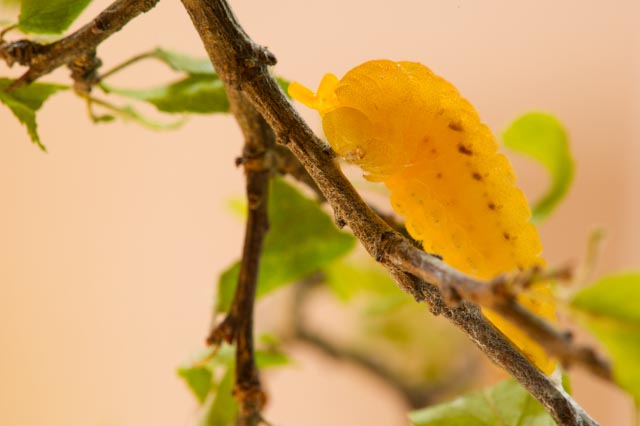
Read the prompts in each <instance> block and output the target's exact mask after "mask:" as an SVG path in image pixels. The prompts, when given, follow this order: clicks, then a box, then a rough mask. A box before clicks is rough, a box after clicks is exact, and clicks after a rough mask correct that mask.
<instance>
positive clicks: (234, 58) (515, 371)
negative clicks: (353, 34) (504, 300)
mask: <svg viewBox="0 0 640 426" xmlns="http://www.w3.org/2000/svg"><path fill="white" fill-rule="evenodd" d="M182 2H183V4H184V6H185V8H186V9H187V11H188V13H189V15H190V16H191V19H192V21H193V24H194V26H195V27H196V29H197V31H198V33H199V34H200V38H201V39H202V41H203V43H204V46H205V49H206V50H207V53H208V54H209V57H210V59H211V61H212V63H213V66H214V67H215V68H216V70H217V72H218V74H219V76H220V77H221V79H222V81H223V82H225V84H226V85H228V86H229V85H230V86H232V87H238V88H240V89H241V90H242V92H243V94H244V95H245V96H246V97H247V99H249V100H250V101H251V102H252V103H253V104H254V106H255V107H256V109H257V110H258V111H259V112H260V113H261V114H262V116H263V117H264V119H265V120H266V121H267V122H268V123H269V125H270V126H271V128H272V129H273V130H274V132H275V133H276V135H277V138H278V140H279V141H280V142H281V143H284V144H287V146H288V147H289V149H290V150H291V152H292V153H293V154H294V155H295V156H296V157H297V158H298V160H299V161H300V162H301V163H302V165H303V166H304V167H305V169H306V170H307V172H308V173H309V174H310V175H311V176H312V177H313V179H314V181H315V183H316V184H317V186H318V187H319V188H320V190H321V191H322V193H323V194H324V196H325V197H326V199H327V201H328V202H329V203H330V204H331V207H332V208H333V210H334V213H335V216H336V218H337V220H338V221H339V222H344V223H345V224H346V225H348V226H349V227H350V228H351V230H352V231H353V233H354V235H355V236H356V237H357V238H358V239H359V240H360V242H361V243H362V245H363V246H364V247H365V249H366V250H367V251H368V252H369V253H370V254H371V255H372V256H374V257H375V258H376V259H377V260H378V261H380V262H381V263H382V264H383V265H384V266H385V267H386V268H387V269H388V270H389V271H390V273H391V274H392V275H393V277H394V278H395V279H396V282H397V283H398V285H399V286H400V288H402V289H403V290H404V291H406V292H407V293H409V294H411V295H413V296H414V297H415V298H416V300H425V299H426V301H427V302H428V303H429V304H430V305H431V308H432V311H433V312H434V313H443V314H444V315H445V316H446V317H447V318H449V319H450V320H451V321H452V322H453V323H454V324H456V325H457V326H458V327H460V328H461V329H462V330H463V331H465V333H466V334H467V335H468V336H469V337H470V338H471V339H472V340H473V341H474V342H475V343H476V344H477V345H478V346H479V347H480V348H481V349H482V350H483V351H484V352H485V353H486V354H487V355H488V356H489V357H490V358H491V359H492V360H493V361H494V362H496V363H497V364H498V365H500V366H502V367H503V368H504V369H506V370H507V371H508V372H509V373H511V374H512V375H513V376H514V377H515V378H516V379H518V380H519V381H520V383H522V384H523V386H524V387H525V388H526V389H527V390H528V391H529V392H530V393H531V394H532V395H533V396H534V397H535V398H536V399H538V400H539V401H540V402H541V403H542V404H543V405H544V406H545V407H546V409H547V410H548V411H549V412H550V413H551V415H552V416H553V417H554V419H555V420H556V422H557V423H558V424H559V425H561V426H562V425H568V426H580V425H596V424H597V423H596V422H595V421H594V420H592V419H591V418H590V417H589V416H588V414H587V413H585V412H584V410H582V408H581V407H579V406H578V405H577V404H576V403H575V402H574V401H573V399H572V398H571V397H570V396H569V395H567V394H566V393H564V392H563V391H562V390H561V389H558V388H557V387H556V386H555V385H554V383H553V382H552V381H551V380H550V379H549V378H548V377H547V376H545V375H544V374H543V373H542V372H540V371H539V370H538V369H537V368H536V367H535V366H533V365H532V364H531V363H530V362H529V361H528V360H527V359H526V358H525V357H524V356H523V355H522V354H521V353H520V352H518V351H517V350H516V349H515V348H514V347H513V345H512V344H511V343H510V342H509V340H508V339H507V338H506V337H505V336H504V335H502V334H501V333H500V332H499V331H498V330H497V329H496V328H495V327H494V326H493V325H492V324H491V323H490V322H489V321H488V320H487V319H486V318H485V317H484V316H483V315H482V314H481V312H480V309H479V308H478V306H477V305H475V304H472V303H469V302H463V303H461V304H460V305H459V306H458V307H456V308H449V307H448V306H447V305H446V304H444V301H443V299H442V295H441V293H440V290H439V289H442V290H444V291H446V292H447V293H449V292H450V290H451V289H458V287H460V288H462V289H464V288H465V287H469V288H470V290H472V291H477V292H480V293H486V291H484V290H482V288H483V287H484V286H487V283H484V282H482V281H478V280H474V279H472V278H469V277H467V276H465V275H464V274H462V273H460V272H459V271H456V270H454V269H452V268H450V267H448V266H446V265H445V264H444V263H442V262H441V261H439V260H438V259H437V258H436V257H435V256H430V255H428V254H426V253H424V252H422V251H421V250H419V249H417V248H416V247H414V246H412V245H411V243H410V242H409V241H408V240H407V239H406V238H404V237H402V236H401V235H399V234H398V233H396V232H394V231H393V230H392V229H391V228H390V227H389V226H388V225H387V224H386V223H385V222H384V221H383V220H382V219H380V217H378V216H377V215H376V214H375V213H374V212H373V211H372V210H371V209H370V208H369V207H368V206H367V205H366V204H365V203H364V202H363V201H362V199H361V198H360V197H359V195H358V194H357V192H356V191H355V189H354V188H353V186H352V185H351V184H350V182H349V181H348V180H347V179H346V177H345V176H344V175H343V174H342V173H341V172H340V170H339V169H338V167H337V166H336V164H335V162H334V159H333V156H332V155H331V153H330V151H329V150H328V149H326V146H325V145H324V144H323V143H322V141H320V140H319V139H318V138H317V137H316V136H315V135H314V134H313V132H312V131H311V130H310V129H309V127H308V126H307V125H306V124H305V123H304V121H303V120H302V118H301V117H300V116H299V115H298V114H297V113H296V111H295V110H294V109H293V107H292V105H291V104H290V103H289V102H288V100H287V99H286V97H285V96H284V94H283V93H282V90H281V89H280V87H279V86H278V84H277V83H276V81H275V80H274V79H273V78H272V77H271V76H270V74H269V72H268V65H273V64H274V63H275V58H274V57H273V55H272V54H271V53H269V52H268V51H267V50H266V49H265V48H263V47H261V46H258V45H256V44H255V43H254V42H253V41H252V40H251V39H250V38H249V37H248V36H247V34H246V33H245V32H244V30H242V28H241V27H240V25H239V24H238V23H237V21H236V19H235V17H234V16H233V14H232V12H231V10H230V8H229V6H228V5H227V3H226V2H225V1H224V0H182ZM401 253H404V254H401ZM416 260H420V262H419V263H416ZM408 272H411V273H412V274H414V276H412V275H409V274H408ZM416 276H419V277H420V278H425V279H426V280H427V281H429V282H432V283H435V284H437V285H438V287H439V289H438V287H435V286H433V285H431V284H427V283H426V282H423V281H421V280H419V279H418V278H416ZM540 343H544V342H540ZM545 347H546V346H545ZM554 347H555V346H550V347H546V348H547V349H553V348H554Z"/></svg>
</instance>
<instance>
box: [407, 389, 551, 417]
mask: <svg viewBox="0 0 640 426" xmlns="http://www.w3.org/2000/svg"><path fill="white" fill-rule="evenodd" d="M409 417H410V419H411V423H412V424H413V425H414V426H553V425H555V424H556V423H555V422H554V421H553V419H552V418H551V417H550V416H549V414H547V412H546V411H545V410H544V408H543V407H542V405H540V403H539V402H538V401H536V400H535V399H534V398H533V397H532V396H531V395H530V394H529V393H528V392H527V391H526V390H524V388H522V386H520V385H519V384H518V383H517V382H516V381H515V380H511V379H510V380H505V381H503V382H501V383H499V384H497V385H496V386H493V387H490V388H487V389H484V390H483V391H480V392H475V393H472V394H469V395H467V396H463V397H460V398H457V399H455V400H453V401H451V402H448V403H445V404H440V405H436V406H433V407H429V408H424V409H422V410H418V411H414V412H412V413H410V414H409Z"/></svg>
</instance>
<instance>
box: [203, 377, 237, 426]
mask: <svg viewBox="0 0 640 426" xmlns="http://www.w3.org/2000/svg"><path fill="white" fill-rule="evenodd" d="M233 376H234V368H233V366H231V367H229V369H228V370H227V371H226V373H225V374H224V376H223V378H222V380H221V381H220V384H219V385H218V387H217V389H216V390H215V392H211V393H210V394H209V396H208V397H207V399H206V401H205V404H204V408H203V413H202V417H200V419H199V420H198V426H230V425H232V424H233V421H234V419H235V418H236V417H237V415H238V403H237V402H236V400H235V398H234V397H233Z"/></svg>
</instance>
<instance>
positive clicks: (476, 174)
mask: <svg viewBox="0 0 640 426" xmlns="http://www.w3.org/2000/svg"><path fill="white" fill-rule="evenodd" d="M471 177H472V178H474V179H475V180H478V181H482V175H480V173H478V172H473V173H472V174H471Z"/></svg>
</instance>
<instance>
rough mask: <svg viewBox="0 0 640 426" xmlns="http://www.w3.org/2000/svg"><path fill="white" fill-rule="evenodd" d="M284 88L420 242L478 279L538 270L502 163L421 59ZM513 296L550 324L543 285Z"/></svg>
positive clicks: (549, 363)
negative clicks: (381, 188) (387, 196)
mask: <svg viewBox="0 0 640 426" xmlns="http://www.w3.org/2000/svg"><path fill="white" fill-rule="evenodd" d="M289 94H290V95H291V96H292V97H293V98H294V99H297V100H298V101H300V102H302V103H303V104H305V105H306V106H308V107H310V108H313V109H315V110H317V111H318V112H319V113H320V115H321V116H322V126H323V129H324V133H325V135H326V137H327V140H328V142H329V144H330V145H331V147H332V148H333V149H334V151H335V152H336V153H337V154H338V155H340V156H341V157H343V158H345V159H346V160H347V161H349V162H351V163H354V164H357V165H358V166H360V167H361V168H362V169H363V170H364V172H365V177H366V178H367V179H369V180H373V181H381V182H384V184H385V185H386V186H387V187H388V188H389V190H390V191H391V204H392V206H393V208H394V210H395V211H396V212H397V213H399V214H400V215H403V216H405V217H406V226H407V229H408V231H409V233H410V234H411V235H412V236H413V237H414V238H415V239H417V240H420V241H422V242H423V248H424V250H425V251H427V252H430V253H437V254H439V255H441V256H442V257H443V258H444V261H445V262H447V263H448V264H449V265H451V266H453V267H454V268H457V269H458V270H460V271H463V272H465V273H467V274H469V275H471V276H474V277H476V278H479V279H488V278H492V277H494V276H496V275H498V274H500V273H504V272H510V271H513V270H516V269H521V270H522V269H526V268H531V267H534V266H542V265H543V264H544V261H543V259H542V258H541V257H540V254H541V251H542V246H541V244H540V239H539V237H538V233H537V231H536V229H535V227H534V226H533V225H532V224H531V223H530V222H529V218H530V216H531V212H530V209H529V206H528V204H527V201H526V199H525V197H524V195H523V193H522V191H521V190H520V189H519V188H518V187H517V186H516V185H515V180H516V179H515V175H514V173H513V169H512V168H511V165H510V164H509V162H508V160H507V159H506V158H505V157H504V156H503V155H502V154H500V153H498V152H497V150H498V144H497V142H496V140H495V138H494V137H493V135H492V134H491V131H490V130H489V129H488V128H487V126H486V125H484V124H483V123H482V122H481V121H480V118H479V116H478V113H477V112H476V110H475V109H474V108H473V106H472V105H471V104H470V103H469V102H468V101H467V100H466V99H464V98H463V97H462V96H461V95H460V93H459V92H458V91H457V89H456V88H455V87H454V86H453V85H452V84H451V83H449V82H447V81H446V80H444V79H442V78H441V77H438V76H437V75H435V74H434V73H433V72H432V71H431V70H429V69H428V68H427V67H425V66H424V65H422V64H419V63H415V62H393V61H388V60H374V61H369V62H365V63H364V64H362V65H359V66H357V67H355V68H354V69H352V70H351V71H349V72H348V73H347V74H346V75H345V76H344V77H343V78H342V79H341V80H339V79H338V78H337V77H336V76H335V75H333V74H327V75H325V76H324V78H323V79H322V81H321V83H320V86H319V87H318V91H317V93H316V94H314V93H313V92H312V91H311V90H309V89H307V88H306V87H304V86H302V85H300V84H298V83H291V85H290V86H289ZM519 299H520V301H521V302H522V303H523V304H524V305H525V306H527V307H528V308H529V309H531V310H532V311H533V312H535V313H537V314H538V315H541V316H543V317H545V318H547V319H550V320H554V318H555V314H554V308H553V305H552V303H551V302H550V300H549V299H550V298H549V288H548V285H546V284H545V285H538V286H537V287H536V288H534V289H533V293H532V295H531V296H525V295H521V296H519ZM484 312H485V314H486V315H487V317H488V318H489V319H490V320H491V321H492V322H493V323H494V324H495V325H496V326H497V327H498V328H499V329H500V330H501V331H502V332H503V333H504V334H505V335H506V336H507V337H509V338H510V339H511V340H512V341H513V342H514V344H515V345H516V346H517V347H518V348H519V349H520V350H521V351H522V352H523V353H524V354H525V355H526V356H527V357H528V358H529V359H530V360H531V361H532V362H534V363H535V364H536V365H537V366H538V367H539V368H540V369H541V370H542V371H544V372H545V373H547V374H550V373H551V372H552V371H553V369H554V367H555V361H554V360H552V359H549V358H548V357H547V356H546V354H545V352H544V350H543V349H542V348H541V347H540V346H539V345H538V344H536V343H535V342H534V341H532V340H531V339H530V338H529V337H528V336H527V335H526V333H524V332H523V331H521V330H520V329H519V328H517V327H515V326H513V325H512V324H511V323H509V322H507V321H506V320H504V319H503V318H502V317H500V316H498V315H497V314H495V313H494V312H491V311H490V310H488V309H484Z"/></svg>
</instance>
